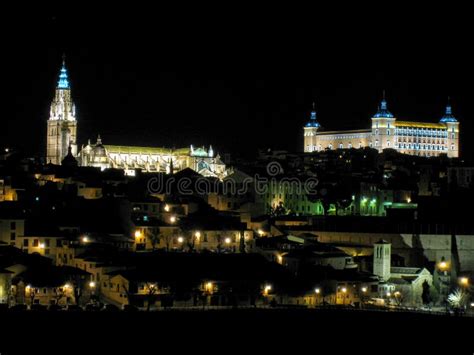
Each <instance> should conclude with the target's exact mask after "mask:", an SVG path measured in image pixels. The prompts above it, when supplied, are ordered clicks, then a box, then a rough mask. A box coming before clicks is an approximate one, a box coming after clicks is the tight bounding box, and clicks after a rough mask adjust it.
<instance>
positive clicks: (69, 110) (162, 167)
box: [46, 59, 227, 178]
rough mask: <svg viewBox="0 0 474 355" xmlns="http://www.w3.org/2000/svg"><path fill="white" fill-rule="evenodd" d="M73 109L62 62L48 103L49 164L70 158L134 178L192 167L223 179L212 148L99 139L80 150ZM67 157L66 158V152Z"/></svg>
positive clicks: (223, 173)
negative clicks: (126, 143)
mask: <svg viewBox="0 0 474 355" xmlns="http://www.w3.org/2000/svg"><path fill="white" fill-rule="evenodd" d="M76 132H77V120H76V108H75V105H74V103H73V102H72V98H71V88H70V84H69V79H68V74H67V70H66V65H65V61H64V59H63V65H62V68H61V71H60V74H59V81H58V85H57V87H56V95H55V97H54V100H53V102H52V104H51V112H50V117H49V120H48V132H47V146H46V158H47V162H48V163H52V164H61V163H62V162H63V160H64V158H65V157H66V156H67V157H68V159H69V160H70V159H71V155H72V157H73V158H75V159H76V160H77V161H78V164H79V165H80V166H90V167H97V168H100V169H101V170H104V169H107V168H117V169H123V170H125V173H126V174H127V175H134V174H135V171H136V170H141V171H145V172H166V173H175V172H178V171H180V170H183V169H186V168H191V169H193V170H195V171H197V172H198V173H200V174H201V175H204V176H211V177H218V178H223V177H225V176H226V175H227V168H226V166H225V164H224V163H223V162H222V160H221V158H220V156H219V154H215V153H214V150H213V149H212V147H209V149H206V148H204V147H201V148H198V147H197V148H195V147H193V146H192V145H191V146H190V147H189V148H180V149H171V148H159V147H137V146H118V145H106V144H102V139H101V138H100V136H99V137H98V138H97V141H96V143H95V144H91V143H90V140H89V142H88V144H86V145H85V146H84V145H83V146H82V147H81V150H80V151H79V152H78V148H77V143H76ZM69 151H70V154H69V155H68V152H69Z"/></svg>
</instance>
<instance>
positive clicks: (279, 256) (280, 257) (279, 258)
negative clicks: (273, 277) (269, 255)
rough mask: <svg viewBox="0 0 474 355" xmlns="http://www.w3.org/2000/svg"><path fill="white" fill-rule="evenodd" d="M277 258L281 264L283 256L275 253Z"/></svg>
mask: <svg viewBox="0 0 474 355" xmlns="http://www.w3.org/2000/svg"><path fill="white" fill-rule="evenodd" d="M277 260H278V263H279V264H283V256H281V255H277Z"/></svg>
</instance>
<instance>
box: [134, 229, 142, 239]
mask: <svg viewBox="0 0 474 355" xmlns="http://www.w3.org/2000/svg"><path fill="white" fill-rule="evenodd" d="M141 236H142V232H140V231H139V230H136V231H135V238H140V237H141Z"/></svg>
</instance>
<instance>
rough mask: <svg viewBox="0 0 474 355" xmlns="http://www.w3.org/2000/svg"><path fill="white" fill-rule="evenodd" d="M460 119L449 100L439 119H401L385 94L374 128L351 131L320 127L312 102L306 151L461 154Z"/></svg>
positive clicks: (373, 122)
mask: <svg viewBox="0 0 474 355" xmlns="http://www.w3.org/2000/svg"><path fill="white" fill-rule="evenodd" d="M459 133H460V129H459V122H458V121H457V120H456V118H455V117H454V116H453V114H452V109H451V105H450V103H449V101H448V104H447V106H446V113H445V114H444V116H443V117H441V119H440V120H439V122H436V123H426V122H409V121H399V120H397V119H396V118H395V116H394V115H393V114H392V113H391V112H390V111H389V110H388V108H387V101H386V100H385V95H384V97H383V99H382V102H381V103H380V106H379V109H378V111H377V113H376V114H375V115H374V116H373V117H372V125H371V128H366V129H358V130H348V131H324V130H322V129H321V125H320V124H319V122H318V120H317V117H316V110H315V108H314V105H313V110H312V111H311V116H310V120H309V122H308V123H307V124H306V125H305V126H304V151H305V152H308V153H310V152H317V151H322V150H325V149H350V148H364V147H371V148H374V149H377V150H378V151H379V152H382V151H383V150H384V149H388V148H391V149H395V150H397V151H398V152H400V153H404V154H410V155H419V156H427V157H430V156H439V155H440V154H446V155H447V156H448V157H450V158H457V157H459Z"/></svg>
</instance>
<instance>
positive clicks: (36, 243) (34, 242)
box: [33, 239, 39, 247]
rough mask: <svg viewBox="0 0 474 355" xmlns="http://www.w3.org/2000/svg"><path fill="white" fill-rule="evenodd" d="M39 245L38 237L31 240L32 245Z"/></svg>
mask: <svg viewBox="0 0 474 355" xmlns="http://www.w3.org/2000/svg"><path fill="white" fill-rule="evenodd" d="M38 245H39V240H38V239H34V240H33V246H34V247H37V246H38Z"/></svg>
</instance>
